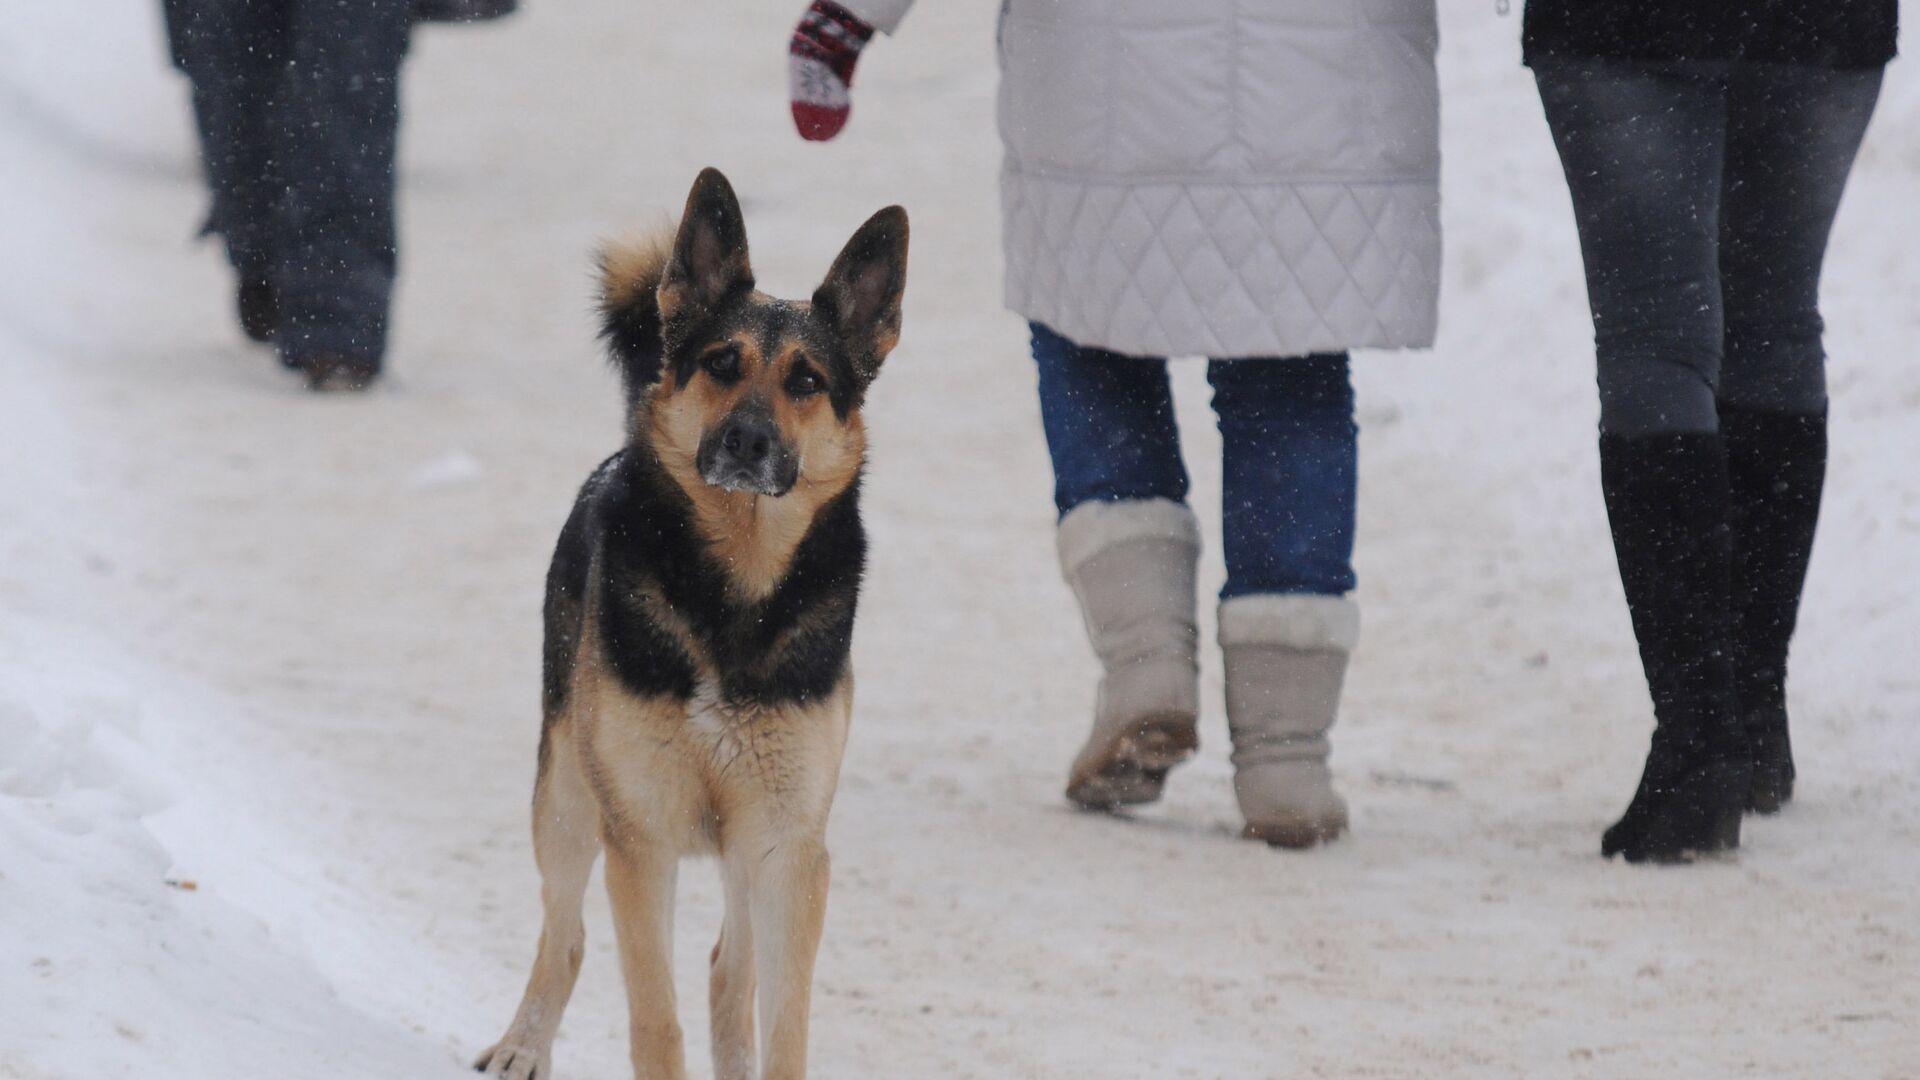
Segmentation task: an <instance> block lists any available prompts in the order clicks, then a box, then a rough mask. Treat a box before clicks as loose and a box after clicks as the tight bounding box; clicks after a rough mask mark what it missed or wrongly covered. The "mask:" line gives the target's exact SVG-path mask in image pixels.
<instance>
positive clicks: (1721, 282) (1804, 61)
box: [1522, 0, 1897, 862]
mask: <svg viewBox="0 0 1920 1080" xmlns="http://www.w3.org/2000/svg"><path fill="white" fill-rule="evenodd" d="M1896 21H1897V9H1896V3H1895V0H1777V2H1775V3H1769V4H1759V5H1752V4H1744V5H1743V4H1727V3H1723V2H1721V0H1528V3H1527V7H1526V12H1525V17H1524V26H1523V31H1522V33H1523V52H1524V58H1525V61H1526V63H1527V64H1529V65H1530V66H1531V67H1532V68H1533V71H1534V75H1535V79H1536V81H1537V83H1538V85H1539V90H1540V99H1541V102H1542V103H1543V105H1544V107H1545V110H1546V118H1547V125H1548V127H1549V129H1550V130H1551V132H1552V136H1553V141H1554V146H1555V147H1556V148H1557V150H1558V151H1559V154H1560V159H1561V162H1562V164H1563V165H1564V166H1565V171H1566V177H1567V187H1568V189H1569V191H1570V192H1571V195H1572V200H1573V213H1574V221H1575V224H1576V226H1577V228H1578V230H1579V234H1580V247H1581V254H1582V259H1583V261H1584V263H1585V269H1586V279H1587V295H1588V301H1589V305H1590V307H1591V308H1592V314H1593V326H1594V344H1595V353H1596V358H1597V369H1598V381H1599V389H1600V474H1601V494H1602V497H1603V499H1604V500H1605V502H1606V507H1607V516H1608V520H1609V522H1610V526H1611V530H1612V534H1613V545H1614V553H1615V555H1616V557H1617V560H1618V562H1619V567H1620V580H1621V584H1622V585H1623V586H1624V588H1625V592H1626V598H1627V607H1628V611H1629V614H1630V616H1631V621H1632V624H1633V630H1634V635H1635V637H1636V638H1637V640H1638V643H1639V648H1640V659H1641V665H1642V667H1643V669H1644V671H1645V675H1646V680H1647V686H1648V690H1649V693H1650V696H1651V698H1652V703H1653V712H1654V721H1655V727H1654V732H1653V737H1652V741H1651V744H1650V746H1649V749H1648V753H1647V761H1646V767H1645V769H1644V771H1643V773H1642V775H1641V778H1640V784H1639V787H1638V789H1637V790H1636V791H1635V793H1634V796H1633V799H1632V801H1631V803H1630V804H1629V805H1628V807H1627V810H1626V813H1625V814H1624V815H1623V816H1622V817H1621V818H1620V820H1619V821H1618V822H1617V823H1615V824H1614V825H1613V826H1612V827H1611V828H1609V829H1607V830H1606V833H1605V835H1604V837H1603V838H1602V840H1601V852H1602V853H1603V854H1604V855H1606V856H1608V857H1611V856H1613V855H1616V854H1618V855H1624V856H1625V857H1626V858H1627V860H1628V861H1631V862H1640V861H1645V860H1656V861H1679V860H1685V859H1687V858H1690V857H1691V856H1692V855H1694V854H1696V853H1702V852H1709V851H1715V850H1724V849H1730V848H1734V847H1737V846H1738V845H1739V842H1740V822H1741V816H1742V812H1743V811H1754V812H1759V813H1771V812H1773V811H1775V810H1778V809H1779V808H1780V807H1781V805H1782V804H1784V803H1785V802H1787V800H1788V799H1789V798H1791V797H1792V794H1793V785H1794V776H1795V773H1794V765H1793V755H1792V751H1791V748H1790V744H1789V739H1788V724H1787V708H1786V691H1785V683H1786V671H1787V667H1786V664H1787V647H1788V642H1789V640H1790V639H1791V637H1792V635H1793V629H1794V622H1795V616H1796V613H1797V611H1798V609H1799V605H1800V593H1801V587H1802V584H1803V582H1804V580H1805V577H1806V569H1807V561H1808V556H1809V554H1810V552H1811V550H1812V544H1813V537H1814V531H1815V529H1814V526H1815V523H1816V521H1817V520H1818V518H1819V513H1820V494H1821V487H1822V484H1823V480H1824V476H1825V470H1826V455H1827V388H1826V380H1825V359H1826V355H1825V352H1824V350H1823V348H1822V344H1821V331H1822V329H1823V323H1822V321H1821V318H1820V311H1819V306H1818V303H1817V301H1818V293H1819V283H1820V267H1821V263H1822V260H1823V258H1824V255H1825V250H1826V244H1827V236H1828V232H1829V231H1830V229H1831V227H1832V225H1833V219H1834V215H1835V213H1836V211H1837V210H1838V208H1839V205H1840V194H1841V190H1842V188H1843V187H1844V186H1845V184H1846V179H1847V174H1848V171H1849V170H1850V169H1851V167H1852V164H1853V159H1854V154H1855V152H1856V151H1857V149H1858V148H1859V145H1860V141H1861V138H1862V136H1863V133H1864V132H1865V130H1866V127H1867V120H1868V118H1869V117H1870V116H1871V115H1872V113H1873V107H1874V102H1875V100H1876V98H1877V96H1878V94H1879V89H1880V77H1881V70H1882V68H1883V67H1884V65H1885V64H1886V63H1887V61H1888V60H1889V59H1891V58H1892V56H1893V55H1894V38H1895V33H1896Z"/></svg>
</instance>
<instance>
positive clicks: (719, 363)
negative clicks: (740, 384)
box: [700, 346, 740, 382]
mask: <svg viewBox="0 0 1920 1080" xmlns="http://www.w3.org/2000/svg"><path fill="white" fill-rule="evenodd" d="M700 366H701V367H702V368H704V369H706V372H707V374H709V375H711V376H713V377H714V378H716V379H718V380H720V381H721V382H732V381H733V380H735V379H737V378H739V377H740V352H739V350H738V349H735V348H732V347H731V346H729V347H727V348H724V349H715V350H713V351H712V352H710V353H707V354H706V355H705V356H702V357H701V358H700Z"/></svg>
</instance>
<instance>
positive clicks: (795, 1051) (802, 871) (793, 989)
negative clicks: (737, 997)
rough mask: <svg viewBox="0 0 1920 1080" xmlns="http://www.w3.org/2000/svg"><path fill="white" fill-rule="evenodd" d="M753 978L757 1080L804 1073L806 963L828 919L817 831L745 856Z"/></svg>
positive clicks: (825, 871) (808, 998)
mask: <svg viewBox="0 0 1920 1080" xmlns="http://www.w3.org/2000/svg"><path fill="white" fill-rule="evenodd" d="M749 857H750V858H753V859H754V860H755V861H754V862H753V864H752V869H751V885H750V889H751V900H750V903H751V905H752V910H753V928H754V937H755V939H756V941H755V944H756V950H757V959H758V965H757V966H758V968H759V976H760V1020H761V1023H762V1024H763V1025H764V1026H765V1029H764V1032H763V1034H762V1060H763V1065H764V1072H763V1073H762V1078H763V1080H801V1078H803V1077H805V1076H806V1075H807V1015H808V1012H809V1010H810V1008H811V1005H812V998H813V961H814V956H815V954H816V953H818V952H819V949H820V932H821V928H822V926H823V925H824V924H825V922H826V916H827V881H828V878H829V876H830V872H829V865H828V860H827V845H826V843H825V841H824V840H823V839H822V838H821V837H820V836H819V835H817V834H812V833H806V834H801V835H795V836H787V837H781V838H779V839H777V840H775V841H774V842H773V844H772V846H771V847H769V848H767V849H765V850H764V853H761V852H753V853H751V854H750V855H749Z"/></svg>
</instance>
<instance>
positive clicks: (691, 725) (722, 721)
mask: <svg viewBox="0 0 1920 1080" xmlns="http://www.w3.org/2000/svg"><path fill="white" fill-rule="evenodd" d="M685 723H686V731H687V737H688V738H689V739H691V740H692V741H693V742H694V743H695V744H696V745H698V746H701V747H702V748H704V749H708V750H721V749H726V748H728V747H730V746H732V745H733V744H734V743H735V741H736V739H737V736H738V734H739V728H738V724H739V717H738V715H737V714H736V713H735V711H734V710H733V709H730V708H728V707H727V703H726V700H725V698H723V697H722V696H721V693H720V686H719V683H718V681H717V680H716V679H715V678H714V677H713V676H712V675H711V674H703V675H701V676H700V677H699V680H698V681H697V682H696V683H695V684H694V688H693V696H692V697H691V698H689V699H687V711H686V720H685Z"/></svg>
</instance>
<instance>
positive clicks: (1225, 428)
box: [1032, 323, 1359, 600]
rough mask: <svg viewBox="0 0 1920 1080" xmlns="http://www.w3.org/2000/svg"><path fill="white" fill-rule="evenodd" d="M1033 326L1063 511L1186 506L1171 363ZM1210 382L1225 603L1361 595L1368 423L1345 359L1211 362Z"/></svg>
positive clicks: (1044, 416) (1056, 485)
mask: <svg viewBox="0 0 1920 1080" xmlns="http://www.w3.org/2000/svg"><path fill="white" fill-rule="evenodd" d="M1032 328H1033V358H1034V361H1035V362H1036V363H1037V364H1038V365H1039V368H1040V419H1041V422H1042V424H1043V425H1044V426H1045V428H1046V433H1047V450H1048V452H1049V453H1050V454H1051V455H1052V457H1053V475H1054V489H1053V500H1054V505H1055V506H1057V507H1058V508H1059V510H1060V513H1061V514H1062V515H1063V516H1064V515H1065V514H1066V513H1067V511H1069V510H1072V509H1073V508H1074V507H1076V506H1078V505H1080V504H1081V503H1083V502H1087V501H1088V500H1106V501H1117V500H1120V499H1171V500H1173V501H1174V502H1185V501H1186V497H1187V468H1186V464H1185V462H1183V461H1182V460H1181V457H1180V432H1179V430H1178V429H1177V428H1176V427H1175V425H1174V419H1173V392H1172V388H1171V387H1170V386H1169V385H1168V382H1167V362H1166V360H1164V359H1161V358H1157V357H1135V356H1123V355H1121V354H1119V353H1113V352H1108V351H1107V350H1105V349H1090V348H1084V347H1082V346H1079V345H1076V344H1074V343H1073V342H1071V341H1068V340H1067V339H1066V338H1064V337H1061V336H1060V335H1059V334H1056V333H1054V332H1053V331H1052V330H1049V329H1048V328H1046V327H1045V326H1042V325H1040V324H1039V323H1034V324H1032ZM1207 381H1208V382H1209V383H1211V384H1212V385H1213V411H1214V413H1215V415H1216V416H1217V417H1218V418H1219V423H1220V437H1221V440H1222V442H1223V443H1224V447H1223V460H1222V463H1221V464H1222V473H1223V477H1222V482H1223V483H1222V486H1223V492H1222V499H1221V515H1220V516H1221V529H1222V531H1223V533H1224V534H1225V535H1224V546H1225V548H1226V556H1227V583H1226V585H1225V586H1224V587H1223V588H1222V589H1221V590H1220V598H1221V599H1222V600H1230V599H1232V598H1234V597H1236V596H1249V595H1253V594H1256V593H1317V594H1321V595H1340V594H1343V593H1347V592H1351V591H1352V590H1353V586H1354V579H1353V530H1354V502H1355V488H1356V483H1357V476H1358V435H1359V430H1358V429H1357V428H1356V427H1355V426H1354V422H1353V385H1352V383H1351V382H1350V381H1349V380H1348V377H1347V357H1346V354H1345V353H1334V354H1317V355H1313V356H1303V357H1290V358H1286V359H1262V360H1213V361H1209V362H1208V364H1207Z"/></svg>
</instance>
